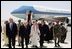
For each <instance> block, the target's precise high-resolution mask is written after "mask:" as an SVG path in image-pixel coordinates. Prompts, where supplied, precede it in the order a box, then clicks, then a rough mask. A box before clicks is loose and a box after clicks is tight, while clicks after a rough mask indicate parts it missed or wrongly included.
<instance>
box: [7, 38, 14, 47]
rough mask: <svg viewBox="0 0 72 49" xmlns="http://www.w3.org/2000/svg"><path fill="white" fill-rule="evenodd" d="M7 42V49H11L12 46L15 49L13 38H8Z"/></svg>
mask: <svg viewBox="0 0 72 49" xmlns="http://www.w3.org/2000/svg"><path fill="white" fill-rule="evenodd" d="M8 40H9V41H8V42H9V48H12V46H13V48H15V37H8ZM11 43H12V44H11ZM11 45H12V46H11Z"/></svg>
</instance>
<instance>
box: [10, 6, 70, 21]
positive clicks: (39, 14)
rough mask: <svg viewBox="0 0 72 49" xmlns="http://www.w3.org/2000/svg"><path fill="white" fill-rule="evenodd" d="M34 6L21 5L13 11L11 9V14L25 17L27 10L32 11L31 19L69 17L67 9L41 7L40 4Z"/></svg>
mask: <svg viewBox="0 0 72 49" xmlns="http://www.w3.org/2000/svg"><path fill="white" fill-rule="evenodd" d="M36 7H38V8H36ZM36 7H35V6H21V7H19V8H18V9H15V10H14V11H12V12H11V14H12V15H13V16H15V17H17V18H21V19H27V14H28V12H29V11H32V20H37V19H40V18H45V19H52V18H56V16H58V17H61V16H62V17H67V18H68V17H70V18H71V12H70V11H67V10H58V9H48V8H46V7H44V8H42V7H40V6H36ZM41 10H43V11H41Z"/></svg>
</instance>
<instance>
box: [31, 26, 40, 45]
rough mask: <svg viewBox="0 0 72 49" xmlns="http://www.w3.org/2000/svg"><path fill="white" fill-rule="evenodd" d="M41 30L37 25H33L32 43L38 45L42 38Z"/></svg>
mask: <svg viewBox="0 0 72 49" xmlns="http://www.w3.org/2000/svg"><path fill="white" fill-rule="evenodd" d="M39 35H40V31H39V28H37V27H36V26H34V25H33V26H32V27H31V33H30V36H31V37H30V41H31V44H32V45H36V46H37V45H38V42H39V40H40V36H39Z"/></svg>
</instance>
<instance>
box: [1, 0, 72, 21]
mask: <svg viewBox="0 0 72 49" xmlns="http://www.w3.org/2000/svg"><path fill="white" fill-rule="evenodd" d="M33 5H38V6H45V7H49V8H53V9H54V8H56V9H64V10H69V11H71V1H1V20H3V19H4V20H8V18H10V17H13V18H14V19H17V18H15V17H14V16H12V15H11V14H10V13H11V12H12V11H13V10H15V9H17V8H19V7H21V6H33Z"/></svg>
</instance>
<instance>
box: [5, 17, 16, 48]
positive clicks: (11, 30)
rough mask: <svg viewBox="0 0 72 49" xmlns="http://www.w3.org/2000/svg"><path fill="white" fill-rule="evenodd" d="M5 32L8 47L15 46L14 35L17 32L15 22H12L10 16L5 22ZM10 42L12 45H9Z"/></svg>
mask: <svg viewBox="0 0 72 49" xmlns="http://www.w3.org/2000/svg"><path fill="white" fill-rule="evenodd" d="M6 34H7V36H8V40H9V48H12V46H13V48H15V37H16V34H17V25H16V23H14V22H13V19H12V18H10V19H9V23H8V24H6ZM11 42H12V46H11Z"/></svg>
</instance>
